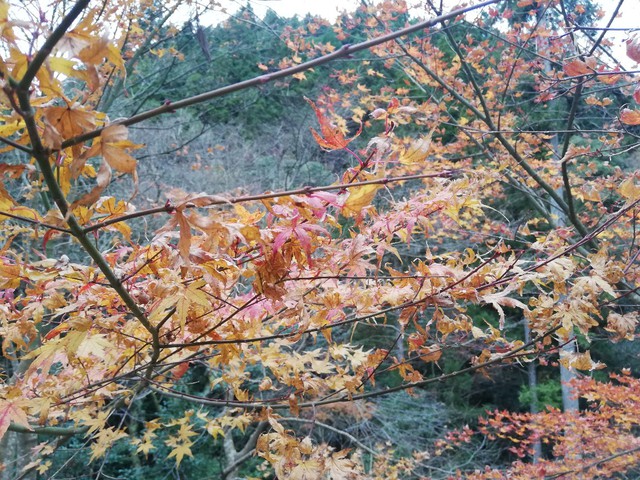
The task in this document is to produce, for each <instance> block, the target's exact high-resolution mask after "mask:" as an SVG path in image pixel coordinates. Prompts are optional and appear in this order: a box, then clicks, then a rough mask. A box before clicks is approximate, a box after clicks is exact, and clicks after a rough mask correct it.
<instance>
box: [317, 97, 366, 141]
mask: <svg viewBox="0 0 640 480" xmlns="http://www.w3.org/2000/svg"><path fill="white" fill-rule="evenodd" d="M305 100H306V101H307V102H309V105H311V108H313V111H314V112H315V113H316V117H317V118H318V123H320V132H321V133H318V132H316V131H315V130H314V129H313V128H312V129H311V133H312V135H313V138H315V139H316V142H318V145H320V146H321V147H322V148H324V149H325V150H342V149H343V148H346V146H347V145H349V143H350V142H352V141H353V140H354V139H355V138H356V137H357V136H358V135H360V131H361V130H362V125H361V126H360V130H358V132H357V133H356V134H355V136H354V137H353V138H350V139H347V138H345V136H344V135H343V134H342V132H341V131H340V129H339V128H338V127H336V126H335V125H333V124H332V123H331V122H330V121H329V119H328V118H327V117H325V116H324V114H323V113H322V112H321V111H320V110H319V109H318V107H316V104H315V103H313V102H312V101H311V100H309V99H308V98H306V97H305Z"/></svg>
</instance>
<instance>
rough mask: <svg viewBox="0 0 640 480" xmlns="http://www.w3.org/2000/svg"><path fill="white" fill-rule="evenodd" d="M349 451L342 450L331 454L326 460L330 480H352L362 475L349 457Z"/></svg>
mask: <svg viewBox="0 0 640 480" xmlns="http://www.w3.org/2000/svg"><path fill="white" fill-rule="evenodd" d="M348 453H349V450H348V449H345V450H340V451H339V452H335V453H333V454H331V456H330V457H329V458H327V460H326V466H327V467H328V471H329V478H331V479H332V480H350V479H353V478H357V476H358V475H359V474H360V471H359V468H358V465H357V463H356V462H354V461H353V460H351V459H350V458H348V457H347V455H348Z"/></svg>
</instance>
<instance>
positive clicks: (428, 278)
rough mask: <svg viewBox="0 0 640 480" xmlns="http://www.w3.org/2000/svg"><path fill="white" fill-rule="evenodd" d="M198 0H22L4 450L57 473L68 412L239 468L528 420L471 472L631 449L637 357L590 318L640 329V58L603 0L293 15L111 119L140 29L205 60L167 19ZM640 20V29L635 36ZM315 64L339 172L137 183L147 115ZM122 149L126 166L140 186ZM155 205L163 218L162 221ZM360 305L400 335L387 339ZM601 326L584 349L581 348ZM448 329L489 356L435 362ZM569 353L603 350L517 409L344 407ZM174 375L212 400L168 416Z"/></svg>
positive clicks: (567, 471) (599, 458)
mask: <svg viewBox="0 0 640 480" xmlns="http://www.w3.org/2000/svg"><path fill="white" fill-rule="evenodd" d="M569 6H570V7H571V8H570V9H569ZM179 7H180V2H175V3H166V4H164V5H162V6H158V5H157V4H156V3H155V2H137V3H133V2H126V1H124V0H122V1H109V2H104V3H101V4H99V5H93V4H92V3H91V2H89V0H79V1H77V2H76V3H75V4H73V5H68V4H66V3H63V2H59V3H56V4H55V5H54V6H53V7H50V6H44V5H38V4H37V2H34V3H29V4H24V5H23V4H20V5H18V4H16V5H14V4H10V3H7V2H4V1H0V23H1V24H2V30H1V33H0V35H1V37H2V59H1V64H0V68H1V70H0V72H1V73H0V76H1V78H2V89H3V95H2V97H0V102H1V104H2V112H1V120H2V124H1V125H0V142H2V144H3V145H4V146H3V154H4V156H5V157H4V158H6V161H5V159H3V161H2V163H0V174H1V175H2V176H3V184H2V186H0V221H1V223H2V228H1V230H0V238H1V240H2V247H0V295H1V297H2V299H3V303H2V304H1V305H0V314H1V316H0V322H1V323H0V337H1V340H2V368H3V374H2V377H1V382H2V383H1V384H0V438H1V441H2V442H3V443H2V445H3V449H2V452H1V453H0V460H2V462H3V465H4V468H5V471H10V472H12V475H14V476H18V475H27V474H31V473H34V474H35V472H37V473H38V474H40V475H44V476H49V475H55V474H56V473H57V472H52V471H51V467H52V458H53V457H54V455H55V453H56V450H57V449H60V448H62V447H63V445H64V442H65V441H66V440H68V439H69V438H72V437H76V438H81V439H83V440H82V441H84V442H86V445H87V446H88V448H89V449H90V452H91V453H90V460H91V461H92V462H93V463H94V464H98V465H100V462H103V463H102V465H104V461H106V460H105V459H106V458H107V457H108V455H109V453H110V452H111V451H112V450H113V449H114V448H115V447H116V446H117V445H119V444H123V443H125V444H127V445H128V446H129V448H130V449H131V450H132V452H133V456H134V457H135V458H136V459H137V460H136V461H138V462H143V461H144V460H145V459H147V458H148V457H149V456H150V455H152V454H153V453H154V452H156V451H158V450H160V449H163V451H166V452H167V453H166V457H167V459H168V461H170V462H174V464H175V466H176V468H178V467H180V465H181V464H183V462H187V459H188V458H190V457H192V456H193V452H194V449H195V446H196V445H197V443H198V442H202V441H203V440H202V438H203V437H205V436H206V437H207V438H209V437H210V438H211V439H213V440H215V441H217V442H219V444H220V445H221V446H222V449H223V452H224V458H225V464H224V466H223V467H222V468H221V471H220V475H221V476H222V477H223V478H232V477H233V476H234V475H236V474H237V472H238V469H239V468H240V466H241V465H242V464H243V463H244V462H247V461H249V460H250V459H253V460H256V459H258V460H259V461H258V463H256V468H255V471H256V472H258V473H255V475H263V476H264V477H268V476H269V475H275V477H276V478H293V479H311V478H313V479H315V478H335V479H341V478H410V477H411V476H412V475H414V476H425V475H435V474H434V472H433V471H432V470H429V467H430V465H431V467H432V468H435V467H434V465H437V461H436V463H433V464H430V463H429V462H430V461H431V460H432V459H434V458H438V457H440V458H443V457H445V456H446V455H448V454H449V452H450V451H453V450H456V449H463V448H464V446H465V445H466V444H468V443H469V442H472V441H473V438H474V437H475V436H476V435H484V436H486V437H487V438H489V439H495V438H499V439H503V440H507V441H509V442H511V443H513V445H512V446H510V449H511V452H512V453H513V455H515V456H516V457H518V460H516V461H515V462H513V464H511V465H507V466H504V465H503V466H502V467H500V468H498V467H495V468H493V467H487V469H486V470H485V471H475V472H469V473H467V472H463V471H460V472H458V473H455V475H457V476H460V477H463V476H468V477H469V478H560V477H562V476H567V475H573V474H577V473H580V474H583V475H590V476H591V478H595V477H598V478H601V477H607V476H614V475H616V474H617V473H620V472H625V471H628V470H629V469H631V468H633V467H634V465H635V464H636V463H637V461H638V457H640V447H638V437H637V435H636V430H637V426H638V425H637V423H638V421H637V418H638V412H637V405H636V404H637V403H638V401H637V398H638V391H639V388H640V385H639V384H638V381H637V379H635V378H634V377H633V375H632V373H630V372H628V371H625V372H622V373H620V372H611V378H610V379H609V378H598V379H595V378H591V377H590V375H593V374H594V372H596V371H597V370H600V369H601V368H603V367H604V364H603V363H602V362H600V361H598V359H597V357H595V356H594V357H593V358H592V355H591V353H590V351H589V349H588V345H589V342H590V341H591V340H594V339H596V337H598V336H602V335H603V334H606V335H607V336H608V341H610V342H624V341H631V340H633V339H635V331H636V326H637V321H638V318H637V316H638V315H637V305H638V302H640V298H639V297H638V295H637V293H636V291H637V286H636V285H637V283H638V280H639V279H638V278H637V277H638V275H639V274H640V270H639V269H638V261H637V260H638V256H639V252H640V250H639V248H640V247H639V246H638V244H637V238H636V230H637V229H636V224H635V221H636V217H637V215H638V203H640V186H639V185H638V178H637V174H636V173H635V172H633V171H631V169H629V168H627V166H626V165H624V164H620V165H618V164H616V161H617V160H616V159H617V158H626V157H625V155H627V154H628V152H633V151H634V150H635V149H637V145H638V131H637V125H640V85H639V84H638V81H637V79H636V78H635V77H634V75H633V72H631V71H628V70H625V68H624V67H623V66H622V65H621V64H619V63H617V62H615V60H612V58H611V57H612V55H611V52H610V50H609V49H608V44H607V34H608V30H607V28H604V29H602V30H597V31H596V32H597V34H596V35H593V34H592V33H593V32H592V31H591V30H589V29H588V28H589V27H588V26H586V25H582V24H581V23H579V22H581V21H582V18H583V17H581V15H583V14H585V12H587V7H586V6H583V5H580V4H579V3H577V2H571V3H570V2H563V1H562V0H560V1H558V2H547V1H535V0H522V1H520V2H518V3H517V4H513V2H504V1H501V0H488V1H485V2H483V3H479V4H477V5H473V6H469V7H465V8H462V9H459V10H455V11H453V12H451V13H444V12H442V11H441V10H440V8H439V7H438V6H437V5H435V4H433V5H431V6H430V8H431V12H430V13H431V18H430V19H428V20H425V21H414V20H412V19H411V18H410V16H409V12H408V7H407V5H405V4H404V3H403V2H381V3H380V4H377V5H369V4H368V3H367V2H363V4H362V6H361V7H360V9H359V10H358V11H357V12H355V13H354V14H350V15H348V14H344V15H343V16H341V17H340V18H339V19H338V21H337V22H336V23H335V24H333V25H331V24H329V23H328V22H326V21H322V20H320V19H314V20H312V21H309V22H307V23H302V24H300V25H299V26H298V27H296V28H285V30H284V31H283V32H282V35H281V37H280V38H281V40H282V41H283V42H284V43H285V45H286V46H287V47H288V49H289V52H288V53H287V54H286V55H285V58H265V59H264V60H263V61H262V62H261V63H260V64H258V65H256V66H255V70H254V73H255V75H254V76H250V77H249V78H246V79H241V80H240V81H238V82H236V83H233V84H230V85H227V86H223V87H220V88H216V89H213V90H210V91H203V92H199V93H198V94H197V95H195V96H191V97H186V98H177V99H171V100H166V101H163V102H161V103H160V104H158V105H156V106H155V107H152V108H150V109H149V110H144V109H141V108H138V109H136V111H134V113H131V115H128V116H126V117H123V118H117V119H116V118H110V114H111V111H110V109H111V107H112V105H113V104H114V103H115V102H117V99H118V98H120V97H122V96H126V94H127V81H128V77H129V76H132V75H134V74H135V72H136V68H137V67H138V66H139V64H140V62H142V59H143V57H144V56H151V58H154V59H161V58H162V57H163V56H165V55H166V56H174V57H175V58H176V59H177V61H180V59H179V56H180V53H179V52H178V51H177V50H175V49H173V47H166V48H165V46H164V44H165V43H167V41H166V40H167V38H172V36H175V35H177V34H178V32H177V29H175V27H172V26H171V23H170V19H171V18H172V15H175V14H176V12H177V11H178V10H179ZM616 13H617V11H616V12H614V13H613V16H615V14H616ZM25 18H26V19H27V20H25ZM150 18H154V19H156V21H155V23H154V22H151V21H150V20H149V19H150ZM157 19H159V20H157ZM198 32H200V33H198ZM202 32H203V30H202V29H201V28H200V27H198V30H197V33H196V35H198V42H199V46H200V48H201V50H202V54H203V55H204V56H207V55H208V56H210V55H211V51H212V49H214V46H213V45H208V44H207V42H206V38H205V36H204V33H202ZM327 39H328V40H327ZM351 39H354V41H351ZM639 45H640V44H639V43H638V40H637V39H636V38H633V37H631V38H629V39H628V41H627V55H628V58H629V59H631V61H633V62H640V46H639ZM362 52H367V57H366V58H362V57H360V56H359V55H360V54H361V53H362ZM337 59H344V60H345V62H343V63H340V64H338V63H332V62H333V61H334V60H337ZM330 69H332V70H330ZM320 70H322V71H325V72H328V71H330V74H328V75H329V78H330V79H331V80H330V81H329V82H327V84H326V85H325V87H324V88H323V89H322V91H321V92H320V93H318V94H317V95H316V96H315V98H306V99H305V100H306V108H308V110H309V113H310V115H313V116H314V117H315V120H314V122H315V125H316V126H315V127H314V128H312V129H311V131H310V132H309V135H308V141H309V142H315V143H316V144H317V145H318V147H319V148H321V149H323V150H324V151H330V152H333V153H332V154H338V155H341V156H343V157H344V158H345V159H349V161H350V162H351V164H350V165H351V166H349V167H347V168H345V169H343V171H341V172H340V173H339V178H338V180H337V181H335V182H334V183H332V184H327V185H321V186H314V187H309V186H305V185H298V186H297V188H293V189H290V190H283V191H276V192H271V191H269V192H262V193H255V194H254V193H248V194H247V193H240V194H237V193H223V194H219V193H212V192H203V193H189V192H184V191H181V190H179V189H177V188H172V189H170V190H169V191H168V192H167V193H168V198H167V199H166V202H165V201H162V202H160V203H159V204H157V205H151V206H149V205H146V204H145V203H144V201H143V200H141V199H139V198H138V197H137V196H136V193H137V187H138V185H139V182H140V181H141V180H142V181H144V171H140V172H139V171H138V167H139V162H138V159H137V158H136V152H137V151H139V149H142V148H144V146H143V145H141V144H138V143H136V141H133V140H131V139H130V136H131V132H130V129H129V127H132V126H134V125H137V124H140V123H142V122H148V121H150V120H153V119H157V118H159V117H162V116H166V117H167V118H171V115H174V114H175V113H176V112H179V111H181V110H183V109H187V108H189V107H192V106H194V105H202V104H205V103H206V102H211V101H216V100H217V99H219V98H220V97H223V96H226V95H229V94H232V93H235V92H239V91H242V90H246V89H250V88H257V87H261V86H263V85H265V84H269V83H275V84H276V86H275V87H274V88H278V87H280V88H284V87H285V86H287V85H292V84H295V85H297V86H298V88H304V86H305V83H304V82H305V81H308V80H307V75H309V76H310V75H311V73H312V72H313V73H314V74H315V73H316V72H318V71H320ZM398 72H400V73H398ZM387 79H388V81H387ZM277 82H279V83H277ZM144 104H145V102H142V103H141V104H140V105H144ZM138 110H139V111H138ZM349 122H355V124H356V125H358V126H357V127H356V128H355V129H353V128H349ZM150 142H151V141H150ZM336 152H337V153H336ZM114 174H115V175H114ZM168 174H169V173H168V172H167V175H168ZM116 176H117V178H118V179H120V178H127V179H129V181H130V183H129V185H130V190H129V191H127V192H125V193H124V194H123V195H120V196H118V197H116V196H113V195H112V192H113V191H114V189H113V184H114V183H115V180H116ZM174 187H178V185H174ZM510 202H512V203H511V204H510ZM139 219H150V220H151V219H154V221H158V222H160V223H159V227H158V228H157V229H156V230H155V232H154V234H153V235H152V236H148V235H145V234H141V233H140V232H139V231H136V223H135V222H136V221H138V220H139ZM52 252H54V253H55V254H56V255H52ZM62 252H65V253H64V254H62ZM479 312H491V315H494V316H493V317H489V320H487V318H488V317H487V316H486V315H485V316H483V315H480V314H479ZM494 312H495V314H494ZM494 318H495V321H493V319H494ZM522 319H524V321H526V323H527V326H528V329H529V331H530V338H528V339H523V336H522V334H521V331H522V323H523V321H522ZM363 330H365V331H367V332H379V331H389V330H391V331H393V332H395V333H394V336H393V337H389V336H388V335H386V336H384V338H385V342H384V343H385V344H384V345H375V344H374V342H371V341H370V340H369V339H368V338H366V337H367V336H366V335H364V334H362V331H363ZM576 336H577V337H579V340H580V342H581V343H580V346H579V350H572V351H566V350H564V353H563V354H559V352H560V351H561V350H563V347H564V346H565V345H567V344H569V343H571V344H575V337H576ZM389 338H391V339H390V340H389ZM452 351H455V352H456V354H457V355H460V356H461V357H462V358H464V363H465V365H464V367H462V368H458V369H455V370H453V371H450V372H441V373H434V372H438V371H439V370H438V369H439V365H440V363H441V362H442V361H443V359H444V357H445V356H446V355H447V354H448V353H449V352H452ZM558 362H559V363H561V364H562V365H563V366H564V367H565V368H566V369H568V370H570V371H572V372H580V373H579V377H580V378H577V379H576V380H575V381H574V382H573V385H574V387H575V388H576V391H577V394H578V395H579V396H580V397H581V398H583V399H584V400H583V402H584V403H585V408H584V409H582V410H581V411H565V412H562V411H560V410H554V409H551V408H549V409H546V410H544V411H542V412H538V413H535V412H534V413H526V414H524V413H512V412H494V413H491V414H488V415H487V416H485V417H484V418H483V419H481V421H480V424H479V426H478V428H477V429H476V430H473V429H470V428H465V429H462V430H459V431H451V432H449V433H448V435H447V437H446V438H445V439H442V440H440V441H439V442H434V443H433V444H432V445H415V446H413V447H414V450H415V451H414V452H411V453H409V454H407V455H399V454H397V452H396V451H394V448H393V446H391V447H390V446H388V445H384V444H382V443H381V444H380V445H375V446H374V448H372V446H370V445H367V444H365V443H363V441H362V439H359V438H357V436H355V435H352V434H350V433H349V432H348V431H345V430H342V429H340V428H338V427H336V426H334V425H332V423H331V418H332V416H345V417H347V418H351V419H354V418H355V419H357V418H364V417H366V416H367V415H374V414H375V413H372V412H375V410H374V409H375V404H374V403H373V402H374V400H376V399H377V398H379V397H384V396H388V395H392V394H394V393H395V392H400V391H405V390H406V391H409V392H410V393H411V394H413V395H416V398H418V397H419V395H420V392H421V391H422V389H424V388H426V387H427V386H429V385H432V384H436V383H440V382H443V381H445V380H448V379H451V378H455V377H459V376H462V375H466V374H468V373H470V372H476V374H477V375H488V376H490V375H491V374H492V369H493V368H494V367H497V366H509V365H520V364H532V363H537V364H549V363H558ZM198 376H202V377H204V379H205V380H204V382H203V383H204V385H203V386H202V388H201V389H200V390H197V389H194V388H189V387H190V384H189V382H187V381H186V380H185V379H192V378H196V377H198ZM576 376H578V373H576ZM149 396H152V397H153V398H160V399H163V400H166V401H169V400H176V401H180V405H185V404H186V405H189V407H187V408H181V409H180V411H176V412H173V416H172V417H171V418H163V417H161V416H153V411H152V413H148V412H144V411H143V409H142V407H141V405H142V404H143V403H144V402H145V401H146V399H147V397H149ZM132 412H139V415H138V418H136V417H135V415H133V413H132ZM130 417H131V418H130ZM315 428H317V429H326V430H328V431H332V432H333V433H335V434H336V435H339V436H341V437H342V439H343V440H344V445H350V448H335V447H334V446H331V445H329V444H328V443H326V442H319V441H317V440H316V438H317V437H314V435H313V434H312V433H313V430H314V429H315ZM234 436H235V438H236V441H234ZM240 437H242V439H243V440H242V446H238V445H239V442H238V441H237V439H238V438H240ZM36 438H37V439H38V441H39V442H40V443H38V442H36V441H35V440H36ZM21 439H23V440H24V439H29V441H28V442H27V441H26V440H24V441H23V440H21ZM433 440H435V439H433ZM541 440H542V441H544V445H546V446H547V447H545V452H543V453H544V456H543V457H541V458H540V457H539V456H536V455H534V445H535V443H536V442H537V441H541ZM21 449H22V450H24V449H29V452H28V453H27V452H25V451H20V450H21ZM12 455H14V457H12ZM25 458H27V461H24V460H25ZM61 468H64V466H63V467H61ZM445 473H447V472H445ZM450 474H451V475H454V473H450ZM100 475H102V467H98V468H97V472H96V476H97V477H99V476H100Z"/></svg>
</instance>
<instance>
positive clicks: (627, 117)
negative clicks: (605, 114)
mask: <svg viewBox="0 0 640 480" xmlns="http://www.w3.org/2000/svg"><path fill="white" fill-rule="evenodd" d="M620 121H621V122H622V123H626V124H627V125H640V110H637V109H636V110H631V109H630V108H623V109H622V112H620Z"/></svg>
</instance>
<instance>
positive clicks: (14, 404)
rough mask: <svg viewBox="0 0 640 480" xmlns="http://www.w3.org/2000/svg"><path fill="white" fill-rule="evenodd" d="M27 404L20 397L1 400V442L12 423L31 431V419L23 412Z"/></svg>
mask: <svg viewBox="0 0 640 480" xmlns="http://www.w3.org/2000/svg"><path fill="white" fill-rule="evenodd" d="M24 405H25V402H24V400H23V399H21V398H20V397H17V398H13V399H11V400H3V399H0V440H1V439H2V437H4V435H5V433H7V430H8V429H9V426H10V425H11V424H12V423H16V424H18V425H20V426H22V427H26V428H27V429H29V430H31V427H30V426H29V419H28V418H27V414H26V412H25V411H24V410H23V408H22V407H23V406H24Z"/></svg>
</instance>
